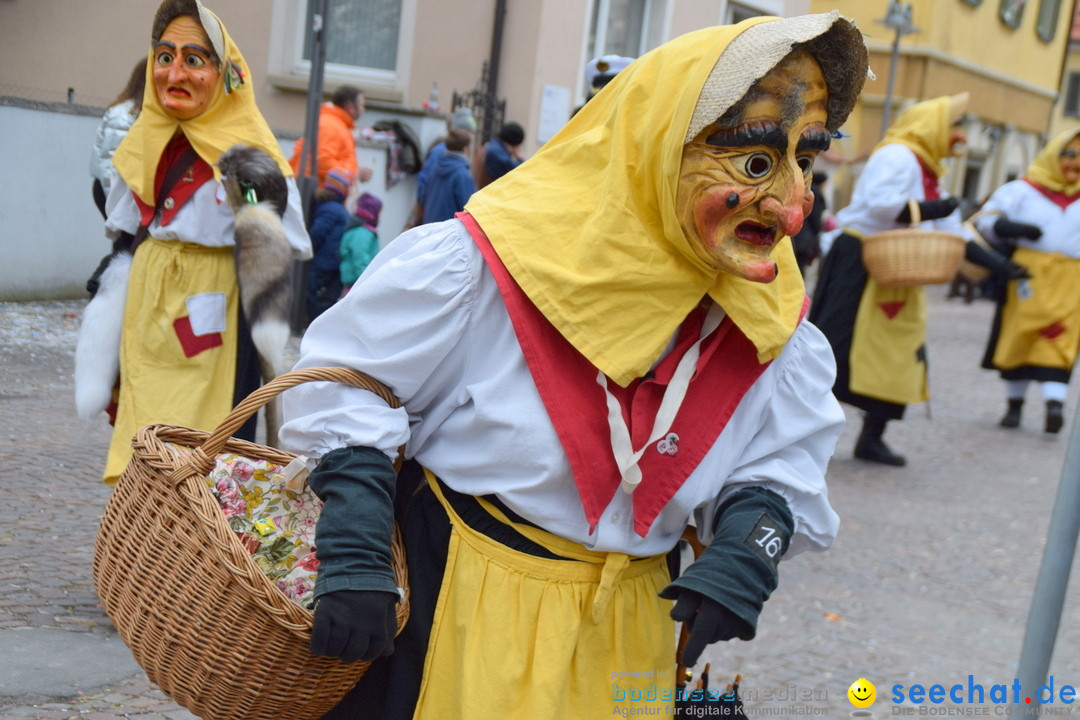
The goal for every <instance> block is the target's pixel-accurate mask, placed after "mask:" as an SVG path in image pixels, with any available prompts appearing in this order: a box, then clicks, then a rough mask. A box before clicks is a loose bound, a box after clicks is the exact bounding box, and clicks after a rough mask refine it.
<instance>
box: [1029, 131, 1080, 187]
mask: <svg viewBox="0 0 1080 720" xmlns="http://www.w3.org/2000/svg"><path fill="white" fill-rule="evenodd" d="M1077 135H1080V131H1077V130H1066V131H1065V132H1063V133H1061V134H1060V135H1057V136H1055V137H1054V139H1053V140H1051V141H1050V142H1048V143H1047V144H1046V147H1044V148H1043V149H1042V150H1040V151H1039V154H1038V155H1037V156H1035V160H1034V161H1032V163H1031V165H1029V166H1028V169H1027V173H1025V174H1024V177H1025V178H1026V179H1028V180H1030V181H1031V182H1033V183H1035V184H1036V185H1041V186H1042V187H1044V188H1046V189H1047V190H1053V191H1055V192H1059V193H1063V194H1064V195H1069V196H1072V195H1075V194H1076V193H1078V192H1080V182H1075V183H1073V184H1072V185H1070V184H1069V183H1068V181H1066V180H1065V176H1064V175H1062V174H1061V158H1060V156H1061V151H1062V150H1064V149H1065V146H1066V145H1068V144H1069V143H1070V142H1071V141H1072V139H1073V138H1074V137H1076V136H1077Z"/></svg>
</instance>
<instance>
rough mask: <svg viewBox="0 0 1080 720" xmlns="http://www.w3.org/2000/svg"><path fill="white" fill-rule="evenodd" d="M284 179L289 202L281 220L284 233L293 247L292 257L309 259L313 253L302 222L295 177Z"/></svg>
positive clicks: (302, 214)
mask: <svg viewBox="0 0 1080 720" xmlns="http://www.w3.org/2000/svg"><path fill="white" fill-rule="evenodd" d="M285 180H286V181H287V184H288V186H289V203H288V205H287V206H286V207H285V214H284V215H283V216H282V218H281V222H282V223H283V224H284V226H285V234H286V236H287V237H288V238H289V245H290V246H291V247H292V249H293V258H294V259H296V260H310V259H311V257H312V254H313V253H312V250H311V238H309V237H308V234H307V226H306V225H305V224H304V208H303V205H302V204H301V202H300V190H299V189H298V188H297V187H296V178H292V177H289V178H285Z"/></svg>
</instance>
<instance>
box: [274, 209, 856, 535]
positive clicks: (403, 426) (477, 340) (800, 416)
mask: <svg viewBox="0 0 1080 720" xmlns="http://www.w3.org/2000/svg"><path fill="white" fill-rule="evenodd" d="M318 366H339V367H351V368H356V369H358V370H362V371H364V372H366V373H368V374H370V375H372V376H373V377H376V378H378V379H379V380H381V381H382V382H384V383H386V384H387V385H388V386H389V387H390V388H391V389H392V390H393V391H394V393H395V394H396V395H397V396H398V397H399V398H400V399H401V401H402V403H403V405H404V407H403V408H402V409H398V410H391V409H389V408H388V407H387V406H386V405H385V403H383V402H382V401H381V400H379V399H378V398H377V397H376V396H375V395H373V394H372V393H369V392H367V391H364V390H358V389H355V388H350V387H347V386H344V385H338V384H332V383H306V384H304V385H301V386H298V387H296V388H293V389H291V390H289V391H287V392H286V393H285V394H284V415H285V421H286V422H285V425H284V427H283V428H282V431H281V440H282V442H283V444H284V445H285V447H287V448H288V449H290V450H293V451H295V452H297V453H300V454H303V455H305V456H307V457H309V458H311V460H312V462H314V461H315V460H316V459H317V458H319V457H321V456H322V455H324V454H326V453H327V452H329V451H331V450H334V449H337V448H342V447H346V446H368V447H376V448H379V449H380V450H382V451H384V452H386V453H387V454H388V455H393V454H394V453H395V451H396V449H397V447H398V446H399V445H402V444H405V445H406V455H407V456H409V457H414V458H416V460H418V461H419V462H420V463H421V464H422V465H424V466H425V467H427V468H429V469H430V470H431V471H432V472H434V473H435V474H436V475H438V476H439V477H440V478H441V479H442V480H443V481H444V482H445V483H446V484H447V485H449V486H450V487H451V488H453V489H454V490H457V491H459V492H462V493H467V494H470V495H485V494H492V493H493V494H495V495H496V496H498V497H499V499H500V500H502V501H503V502H504V503H505V504H506V505H507V506H508V507H510V508H511V509H512V510H514V511H515V512H517V513H518V514H520V515H521V516H523V517H525V518H526V519H528V520H529V521H531V522H533V523H535V524H537V525H539V526H540V527H542V528H544V529H546V530H547V531H549V532H551V533H554V534H556V535H559V536H562V537H565V538H569V539H571V540H573V541H575V542H578V543H581V544H582V545H584V546H586V547H588V548H591V549H595V550H601V551H608V552H625V553H629V554H632V555H653V554H657V553H662V552H666V551H668V550H669V549H671V548H672V547H673V546H674V544H675V542H676V541H677V540H678V538H679V535H680V534H681V533H682V531H683V529H684V527H685V526H686V523H687V521H688V519H690V518H691V517H693V518H695V519H696V525H697V526H698V528H699V535H700V536H701V538H702V540H703V541H704V542H709V541H710V540H711V535H712V533H711V526H712V523H711V519H712V518H713V516H714V513H715V511H716V509H717V507H718V506H719V505H720V503H721V502H722V501H723V500H724V499H725V498H726V497H727V496H728V495H729V494H730V493H732V492H733V491H735V490H736V489H738V488H739V487H744V486H747V485H754V486H762V487H766V488H769V489H770V490H773V491H775V492H777V493H779V494H780V495H782V496H783V497H784V498H785V499H786V500H787V502H788V504H789V506H790V508H791V511H792V514H793V515H794V517H795V535H794V537H793V538H792V541H791V547H790V549H789V554H792V555H793V554H796V553H798V552H801V551H803V550H806V549H823V548H825V547H827V546H828V545H829V544H830V543H831V542H832V540H833V538H834V537H835V535H836V531H837V527H838V523H839V520H838V518H837V515H836V513H835V512H834V511H833V510H832V508H831V507H830V506H829V502H828V497H827V491H826V487H825V479H824V476H825V469H826V466H827V464H828V461H829V458H830V457H831V455H832V453H833V449H834V447H835V444H836V440H837V437H838V435H839V433H840V430H841V428H842V425H843V422H844V415H843V412H842V410H841V409H840V406H839V404H838V403H837V401H836V399H835V398H834V397H833V395H832V384H833V377H834V375H835V363H834V360H833V355H832V351H831V349H830V347H829V345H828V343H827V341H826V340H825V338H824V337H823V336H822V335H821V333H820V332H819V331H818V330H817V329H816V328H815V327H813V326H812V325H811V324H810V323H808V322H803V323H801V324H800V325H799V327H798V329H797V330H796V332H795V334H794V336H793V337H792V339H791V341H790V342H789V343H788V344H787V346H786V347H785V349H784V350H783V352H782V353H781V355H780V357H779V358H777V359H776V360H775V361H773V362H772V364H771V365H770V366H769V367H768V368H767V369H766V370H765V371H764V372H763V373H762V375H761V376H760V378H759V379H758V380H757V382H756V383H755V384H754V386H753V387H752V388H751V389H750V391H749V392H748V393H747V394H746V395H745V396H744V397H743V399H742V401H741V402H740V403H739V406H738V408H737V409H736V411H735V413H734V415H733V416H732V417H731V420H730V421H729V423H728V424H727V427H726V428H725V429H724V431H723V432H722V433H721V435H720V437H719V438H718V439H717V441H716V443H715V445H714V446H713V447H712V449H711V450H710V451H709V452H708V453H707V454H706V456H705V458H704V459H703V460H702V462H701V464H700V465H699V466H698V467H697V468H696V469H695V470H694V472H693V473H692V474H691V475H690V476H689V478H688V479H687V480H686V482H685V483H684V484H683V486H682V487H681V488H680V489H679V490H678V492H676V494H675V496H674V497H673V498H672V499H671V501H670V502H669V503H668V504H667V506H666V507H665V508H664V510H663V511H662V512H661V513H660V515H659V516H658V517H657V519H656V521H655V522H654V523H653V525H652V527H651V528H650V530H649V532H648V535H647V536H646V537H644V538H642V537H639V536H638V535H636V534H635V533H634V530H633V518H632V512H633V511H632V503H631V496H630V495H627V494H625V493H623V492H618V491H617V492H616V493H615V496H614V498H613V499H612V501H611V503H610V504H609V506H608V507H607V508H606V509H605V511H604V513H603V515H602V517H601V520H600V522H599V524H598V526H597V528H596V530H595V532H590V527H589V524H588V522H587V521H586V518H585V514H584V510H583V508H582V504H581V501H580V498H579V496H578V491H577V487H576V485H575V484H574V479H573V477H572V475H571V471H570V465H569V462H568V460H567V457H566V454H565V453H564V451H563V449H562V446H561V445H560V443H559V439H558V437H557V436H556V433H555V430H554V428H553V426H552V423H551V421H550V419H549V418H548V415H547V412H546V410H545V408H544V405H543V402H542V401H541V398H540V396H539V394H538V392H537V389H536V387H535V385H534V383H533V380H532V376H531V375H530V372H529V369H528V366H527V365H526V361H525V358H524V357H523V355H522V351H521V348H520V346H519V344H518V341H517V338H516V336H515V333H514V328H513V326H512V324H511V321H510V317H509V315H508V313H507V310H506V306H505V305H504V303H503V300H502V296H501V295H500V293H499V289H498V286H497V284H496V281H495V279H494V277H493V276H492V274H491V273H490V271H489V270H488V267H487V264H486V263H485V261H484V259H483V257H482V255H481V253H480V251H479V249H478V248H477V246H476V244H475V243H474V242H473V240H472V238H471V237H470V236H469V234H468V231H467V230H466V229H465V227H464V226H463V225H462V224H461V223H460V222H459V221H457V220H450V221H446V222H443V223H436V224H430V225H423V226H420V227H417V228H414V229H413V230H411V231H409V232H407V233H405V234H403V235H401V236H400V237H398V238H397V239H396V240H394V241H393V242H392V243H390V244H389V245H388V246H387V247H386V248H385V249H384V250H383V251H382V252H380V253H379V254H378V255H377V256H376V257H375V260H374V261H373V262H372V263H371V265H370V266H369V267H368V268H367V270H365V272H364V274H363V275H362V276H361V278H360V280H359V281H358V282H357V284H356V285H354V286H353V288H352V290H351V291H350V292H349V294H348V295H347V296H346V297H345V298H344V299H343V300H341V301H340V302H338V303H337V304H336V305H334V306H333V307H332V308H330V310H328V311H327V312H326V313H324V314H323V315H321V316H320V317H319V318H318V319H317V320H315V322H313V323H312V325H311V327H310V328H309V329H308V331H307V333H306V335H305V336H304V338H303V342H302V344H301V359H300V362H299V363H298V365H297V367H318ZM597 422H601V423H603V422H605V418H604V417H598V418H597ZM601 451H603V452H610V449H609V448H603V449H602V450H601Z"/></svg>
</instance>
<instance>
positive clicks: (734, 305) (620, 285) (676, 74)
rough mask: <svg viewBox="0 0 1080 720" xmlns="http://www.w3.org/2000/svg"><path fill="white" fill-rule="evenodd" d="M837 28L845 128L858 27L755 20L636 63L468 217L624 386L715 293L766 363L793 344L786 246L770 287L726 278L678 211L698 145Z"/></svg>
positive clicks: (856, 67) (859, 56)
mask: <svg viewBox="0 0 1080 720" xmlns="http://www.w3.org/2000/svg"><path fill="white" fill-rule="evenodd" d="M834 26H841V27H840V29H842V30H843V31H844V32H840V29H838V32H837V33H836V34H838V35H840V36H842V37H843V38H844V39H843V41H842V42H841V43H840V46H841V47H842V50H841V51H840V52H839V53H837V55H838V57H840V62H843V63H846V66H847V72H848V77H846V79H845V80H844V81H843V83H842V84H843V85H844V87H843V88H838V96H843V97H845V98H847V96H848V95H850V103H848V102H847V100H845V102H844V105H845V106H846V107H845V109H843V110H842V111H838V113H833V112H830V118H831V121H832V122H831V123H830V127H831V128H836V127H838V126H839V124H840V123H842V122H843V119H844V118H846V117H847V113H848V112H850V109H851V107H850V104H853V103H854V99H855V96H856V95H857V93H858V91H859V89H860V88H861V86H862V81H863V79H864V78H865V75H866V50H865V47H864V45H863V44H862V40H861V37H860V36H859V34H858V32H857V31H855V29H854V26H853V25H852V24H851V23H850V21H848V20H846V19H845V18H843V17H842V16H840V15H839V14H838V13H835V12H833V13H826V14H822V15H808V16H802V17H797V18H788V19H778V18H753V19H751V20H747V21H745V22H742V23H740V24H738V25H733V26H724V27H714V28H707V29H704V30H699V31H696V32H693V33H690V34H688V35H684V36H682V37H679V38H676V39H675V40H672V41H671V42H668V43H666V44H664V45H662V46H660V47H659V48H657V49H655V50H653V51H652V52H650V53H648V54H646V55H644V56H642V57H641V58H639V59H638V60H636V61H635V62H633V63H631V64H630V65H629V66H628V67H627V68H626V69H624V70H623V71H621V72H620V73H619V74H618V75H617V76H616V77H615V79H614V80H613V81H612V82H611V83H610V84H609V85H608V86H607V87H606V88H605V89H604V90H602V91H601V92H600V93H598V94H597V95H596V96H595V97H594V98H592V99H591V100H589V102H588V103H586V105H585V106H584V108H582V109H581V111H580V112H578V114H577V115H575V116H574V117H573V118H572V119H571V120H570V121H569V122H568V123H567V124H566V125H565V126H564V127H563V129H562V130H561V131H560V132H559V133H558V134H557V135H556V136H555V137H554V138H552V139H551V140H550V141H548V142H547V144H545V145H544V146H543V147H542V148H541V149H540V150H539V151H538V152H537V153H536V154H535V155H534V156H533V157H532V158H530V159H529V160H527V161H526V162H525V163H524V164H523V165H521V166H519V167H518V168H516V169H515V170H514V171H512V172H511V173H509V174H507V175H505V176H503V177H502V178H500V179H499V180H497V181H496V182H494V183H493V184H491V185H489V186H488V187H486V188H484V189H483V190H481V191H480V192H478V193H477V194H475V195H473V197H472V199H471V200H470V201H469V203H468V204H467V205H466V208H465V209H466V210H467V211H468V212H470V213H471V214H472V215H473V216H474V217H475V218H476V220H477V222H478V223H479V224H480V226H481V227H482V228H483V230H484V232H485V233H486V235H487V236H488V237H489V238H490V240H491V244H492V246H493V247H494V249H495V251H496V252H497V253H498V254H499V257H500V258H501V259H502V261H503V263H504V264H505V265H506V267H507V269H508V270H509V272H510V274H511V275H512V276H513V277H514V279H515V280H516V281H517V283H518V284H519V285H520V286H521V288H522V289H523V290H524V292H525V293H526V295H528V297H529V298H530V300H531V301H532V302H533V303H534V304H535V305H536V307H537V308H538V309H539V310H540V312H542V313H543V314H544V316H545V317H546V318H547V319H548V320H549V321H550V322H551V323H552V324H553V325H554V326H555V327H556V328H557V329H558V330H559V332H560V333H562V335H563V336H564V337H565V338H566V339H567V340H568V341H569V342H570V343H571V344H572V345H573V346H574V347H575V348H576V349H577V350H578V351H579V352H581V353H582V354H583V355H584V356H585V357H586V358H588V359H589V361H590V362H592V363H593V364H594V365H595V366H596V367H598V368H599V369H600V370H602V371H603V372H604V373H605V374H606V375H607V376H608V377H610V378H611V379H612V380H614V381H616V382H617V383H619V384H620V385H623V386H625V385H627V384H628V383H630V382H631V381H632V380H634V379H635V378H639V377H642V376H644V375H645V374H646V373H647V372H648V371H649V369H650V367H651V366H652V365H653V363H654V362H655V361H656V360H657V358H658V357H659V356H660V354H661V353H662V352H663V350H664V348H665V347H666V345H667V343H668V341H669V339H670V338H671V336H672V334H673V333H674V332H675V330H676V328H677V327H678V326H679V325H680V323H682V321H683V320H684V318H685V317H686V315H687V314H688V313H689V312H690V310H691V309H693V307H694V306H695V305H696V304H697V303H698V302H700V301H701V300H702V298H703V297H704V296H706V295H709V296H711V297H712V298H713V299H714V300H715V301H716V302H717V303H718V304H719V305H721V306H722V307H723V308H724V310H725V311H726V312H727V314H728V316H729V317H731V319H732V320H733V321H734V322H735V324H736V325H737V326H738V327H739V328H740V329H741V330H742V331H743V332H744V333H745V334H746V335H747V336H748V337H749V338H750V340H751V341H752V342H753V343H754V345H755V347H756V348H757V351H758V356H759V359H760V360H761V361H762V362H764V361H766V360H769V359H772V358H775V357H776V356H777V355H779V353H780V351H781V349H782V348H783V346H784V344H785V343H786V342H787V340H788V338H790V336H791V334H792V332H794V329H795V326H796V325H797V324H798V321H799V315H800V311H801V308H802V303H803V297H804V293H805V290H804V287H803V282H802V277H801V275H800V274H799V270H798V266H797V264H796V262H795V258H794V255H793V252H792V248H791V242H790V240H788V239H784V240H783V241H782V242H781V243H779V244H778V245H777V247H776V248H775V250H774V253H773V257H774V259H775V260H776V262H777V263H778V265H779V268H780V272H779V276H778V278H777V280H775V281H774V282H772V283H770V284H767V285H766V284H760V283H754V282H750V281H748V280H743V279H741V278H737V277H734V276H731V275H725V274H718V271H717V270H716V269H715V268H711V267H709V266H708V265H707V264H706V263H705V262H703V261H702V260H701V259H699V258H698V256H697V254H696V253H695V252H694V250H693V249H692V247H691V246H690V244H689V242H688V240H687V238H686V236H685V235H684V233H683V231H682V229H681V227H680V224H679V221H678V218H677V215H676V207H675V198H676V194H677V189H678V183H679V177H680V166H681V161H682V150H683V145H684V142H685V141H686V140H687V138H688V134H689V136H690V137H691V138H692V135H693V134H694V131H695V128H696V129H697V130H700V129H702V128H703V127H705V126H706V125H707V124H708V123H710V122H712V121H714V120H715V119H716V118H718V117H719V116H720V115H721V114H723V112H724V111H725V110H726V109H727V108H728V107H730V106H731V105H732V104H734V103H735V102H737V101H738V100H739V99H740V98H741V97H742V96H743V95H744V94H745V93H746V91H747V90H748V89H749V88H750V86H751V85H752V84H753V82H754V81H755V80H757V79H758V78H760V77H762V76H764V75H765V74H766V73H767V72H768V71H769V70H770V69H771V68H772V67H773V66H775V65H776V64H777V63H778V62H779V61H780V60H781V59H783V57H784V56H785V55H787V53H788V52H790V50H791V47H792V45H793V44H794V43H796V42H806V41H808V40H811V39H813V38H817V37H819V36H821V35H824V34H825V33H827V32H829V31H830V30H832V29H833V28H834ZM819 61H821V62H823V63H824V62H825V61H824V60H820V59H819ZM827 77H828V75H827ZM852 78H854V79H852ZM703 88H704V91H703ZM832 90H833V87H832V85H830V95H832ZM840 90H843V91H844V92H840ZM852 90H853V92H852ZM845 93H846V94H845ZM836 115H839V116H836Z"/></svg>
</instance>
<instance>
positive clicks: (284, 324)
mask: <svg viewBox="0 0 1080 720" xmlns="http://www.w3.org/2000/svg"><path fill="white" fill-rule="evenodd" d="M217 164H218V168H219V169H220V170H221V175H222V178H221V180H222V183H223V184H224V185H225V193H226V195H227V196H228V198H229V205H230V206H231V207H232V210H233V213H234V214H235V216H236V230H235V237H234V242H235V246H236V247H235V255H236V276H237V282H238V285H239V287H240V305H241V307H242V308H243V310H244V317H245V318H247V322H248V326H249V327H250V328H251V339H252V341H253V342H254V344H255V349H256V351H258V354H259V368H260V371H261V373H262V379H263V382H269V381H270V380H272V379H273V378H274V377H276V376H277V375H278V373H279V372H280V370H281V369H282V364H283V361H284V352H285V344H286V343H287V342H288V341H289V335H290V327H289V311H290V308H291V305H292V278H291V271H292V250H291V248H290V247H289V240H288V237H287V236H286V234H285V227H284V226H283V225H282V223H281V216H282V215H283V214H284V213H285V206H286V204H287V203H288V195H289V190H288V186H287V185H286V182H285V177H284V176H283V175H282V174H281V171H280V170H279V169H278V166H277V163H276V162H274V159H273V158H271V157H270V156H269V155H267V154H266V153H265V152H263V151H262V150H259V149H258V148H254V147H250V146H247V145H234V146H233V147H231V148H229V150H228V151H226V152H225V153H224V154H223V155H222V156H221V157H220V158H219V159H218V163H217ZM280 426H281V415H280V409H279V406H278V401H277V399H276V398H275V399H274V400H272V401H271V402H270V403H268V404H267V406H266V442H267V444H268V445H277V431H278V428H279V427H280Z"/></svg>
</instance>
